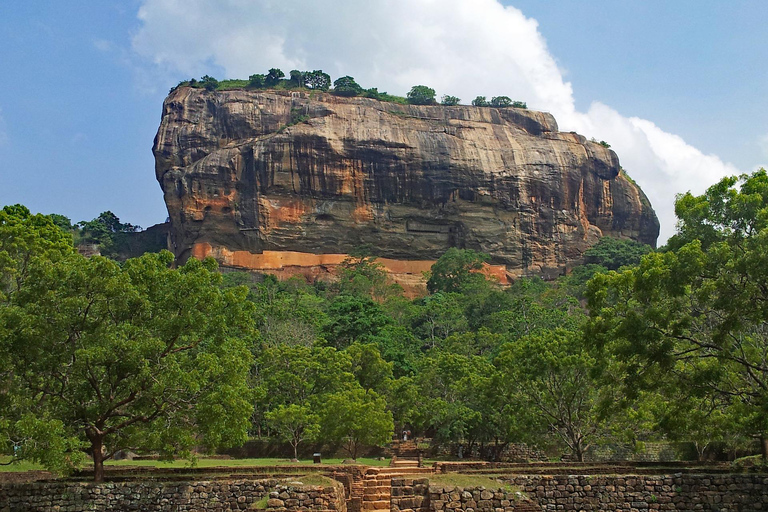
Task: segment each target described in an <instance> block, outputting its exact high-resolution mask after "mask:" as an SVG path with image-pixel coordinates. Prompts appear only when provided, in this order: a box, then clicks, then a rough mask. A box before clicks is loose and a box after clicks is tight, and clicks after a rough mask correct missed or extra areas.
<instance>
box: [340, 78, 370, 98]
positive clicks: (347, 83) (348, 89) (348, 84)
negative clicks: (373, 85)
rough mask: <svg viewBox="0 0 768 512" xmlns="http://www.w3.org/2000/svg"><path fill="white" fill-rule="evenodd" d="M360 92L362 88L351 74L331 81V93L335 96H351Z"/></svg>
mask: <svg viewBox="0 0 768 512" xmlns="http://www.w3.org/2000/svg"><path fill="white" fill-rule="evenodd" d="M361 92H363V88H362V87H360V86H359V85H358V84H357V82H355V79H354V78H352V77H351V76H342V77H341V78H337V79H336V80H335V81H334V82H333V94H336V95H337V96H349V97H351V96H357V95H358V94H360V93H361Z"/></svg>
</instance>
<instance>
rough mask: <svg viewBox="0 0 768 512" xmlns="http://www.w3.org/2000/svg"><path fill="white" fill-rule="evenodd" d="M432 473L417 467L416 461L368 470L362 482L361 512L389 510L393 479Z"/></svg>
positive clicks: (404, 461)
mask: <svg viewBox="0 0 768 512" xmlns="http://www.w3.org/2000/svg"><path fill="white" fill-rule="evenodd" d="M414 464H415V465H414ZM432 472H433V470H432V468H420V467H418V460H416V461H413V460H403V461H402V462H401V464H396V465H394V466H390V467H386V468H368V470H367V471H366V473H365V475H364V476H363V480H362V500H361V502H360V510H361V512H371V511H389V510H390V508H391V503H392V479H393V478H398V477H403V476H409V477H415V476H420V475H423V476H425V477H426V476H427V475H431V474H432ZM353 489H354V487H353ZM353 495H354V490H353Z"/></svg>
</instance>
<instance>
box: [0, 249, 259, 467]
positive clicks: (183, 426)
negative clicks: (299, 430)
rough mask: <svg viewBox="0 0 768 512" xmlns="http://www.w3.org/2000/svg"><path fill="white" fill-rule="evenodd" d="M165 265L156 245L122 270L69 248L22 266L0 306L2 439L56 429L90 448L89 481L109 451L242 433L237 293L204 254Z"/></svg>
mask: <svg viewBox="0 0 768 512" xmlns="http://www.w3.org/2000/svg"><path fill="white" fill-rule="evenodd" d="M172 262H173V256H172V255H171V253H169V252H167V251H165V252H163V253H161V254H147V255H144V256H142V257H141V258H137V259H134V260H128V261H126V263H125V264H124V265H123V266H122V267H120V266H118V265H117V264H116V263H114V262H112V261H110V260H107V259H105V258H101V257H94V258H91V259H86V258H83V257H82V256H79V255H71V256H68V257H66V258H64V259H61V260H58V261H40V262H39V263H38V264H36V265H35V266H34V267H33V268H32V269H31V270H30V272H29V276H28V278H27V279H26V280H25V282H24V284H23V286H22V287H21V288H20V289H19V290H18V291H17V292H14V293H13V294H12V295H11V296H10V303H9V305H8V306H7V307H4V308H2V309H0V330H3V331H4V334H3V336H2V339H0V360H6V361H8V362H9V365H10V368H11V370H12V374H11V375H12V377H11V378H10V382H9V384H10V385H9V387H8V388H6V389H4V390H3V392H4V393H10V394H12V395H13V396H14V403H13V405H15V408H14V409H13V410H6V411H3V413H4V414H3V417H4V418H10V421H7V423H6V435H8V437H9V439H14V438H18V437H19V436H21V435H23V434H22V433H23V432H26V433H27V440H28V443H29V445H30V446H32V445H34V443H35V442H36V437H37V436H36V435H32V436H30V435H29V432H37V433H38V435H39V436H40V437H42V438H46V436H49V434H50V428H58V430H59V431H60V435H63V436H65V439H70V440H72V442H71V445H72V446H74V444H75V442H77V441H81V442H82V441H84V442H87V444H88V445H89V446H90V453H91V455H92V457H93V466H94V475H95V479H96V480H97V481H101V480H103V477H104V473H103V463H104V461H105V460H107V459H109V458H110V457H112V456H113V455H114V454H115V453H116V452H118V451H120V450H125V449H133V450H156V451H159V452H160V453H162V454H163V455H166V456H171V455H174V454H185V453H188V452H189V450H190V449H191V448H192V447H193V446H199V445H202V446H207V447H215V446H219V445H228V444H230V445H231V444H236V443H240V442H242V441H244V439H245V434H246V428H247V425H248V423H247V422H248V418H249V416H250V413H251V409H252V407H251V404H250V401H249V399H248V388H247V375H248V369H249V367H250V360H251V356H250V351H249V347H248V346H247V342H248V339H249V336H250V333H251V318H252V316H253V312H252V310H251V308H250V307H249V306H248V303H247V302H246V301H245V300H244V299H245V290H244V289H242V288H234V289H230V290H226V291H222V290H221V289H220V288H219V286H218V283H219V280H220V274H218V273H217V272H215V262H213V261H212V260H210V261H207V262H199V261H197V260H194V259H192V260H190V261H189V262H188V263H187V264H186V265H184V266H183V267H182V268H180V269H178V270H174V269H171V268H170V265H171V264H172ZM6 382H8V381H6ZM0 394H1V393H0ZM27 453H28V455H29V456H30V457H31V458H33V459H38V460H43V461H45V460H46V459H45V457H44V456H42V455H40V453H39V452H37V453H36V452H35V450H33V449H30V450H29V451H28V452H27ZM61 456H67V454H66V453H62V454H61Z"/></svg>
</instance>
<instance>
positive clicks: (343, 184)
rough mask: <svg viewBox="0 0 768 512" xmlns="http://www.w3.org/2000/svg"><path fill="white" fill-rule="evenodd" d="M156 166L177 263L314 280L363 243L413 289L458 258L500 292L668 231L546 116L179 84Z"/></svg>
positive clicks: (585, 145) (597, 151)
mask: <svg viewBox="0 0 768 512" xmlns="http://www.w3.org/2000/svg"><path fill="white" fill-rule="evenodd" d="M154 154H155V159H156V175H157V179H158V181H159V182H160V186H161V187H162V189H163V192H164V194H165V202H166V204H167V206H168V213H169V216H170V219H171V241H172V245H173V249H174V251H175V253H176V255H177V256H178V257H179V258H180V259H182V260H183V259H186V258H188V257H190V256H192V255H194V256H198V257H203V256H206V255H214V256H215V257H217V258H218V259H219V260H220V261H221V263H223V264H224V265H228V266H234V267H242V268H252V269H259V270H265V271H270V272H278V273H279V272H280V271H286V269H289V270H290V269H293V271H295V272H302V273H309V274H314V275H319V274H322V273H324V272H327V271H328V270H329V269H332V267H333V266H334V265H336V264H338V263H339V262H340V261H341V260H342V259H343V258H344V255H345V254H346V253H348V252H349V251H351V250H353V249H354V248H356V247H358V246H360V245H362V244H369V245H370V246H371V247H372V248H373V252H374V253H375V254H376V255H378V256H380V257H382V258H383V260H382V261H383V262H384V263H385V266H387V267H388V268H389V269H390V271H392V272H393V273H394V274H395V275H396V277H399V278H400V279H401V280H405V281H407V280H408V279H411V280H412V281H413V282H414V283H415V282H418V281H420V280H421V279H422V277H421V272H422V270H426V269H428V268H429V265H430V264H431V262H433V261H434V260H435V259H436V258H438V257H439V256H440V255H441V254H442V253H443V252H445V250H446V249H448V248H449V247H461V248H470V249H475V250H478V251H482V252H486V253H488V254H490V255H491V258H492V262H493V264H494V265H495V267H494V269H495V273H496V274H497V276H498V277H499V278H500V279H502V281H503V280H504V279H505V278H506V277H508V276H516V275H521V274H532V273H550V274H554V273H560V272H562V271H563V270H564V269H565V268H566V267H567V266H568V265H569V264H572V263H573V262H575V261H578V260H579V258H580V257H581V255H582V253H583V252H584V251H585V250H586V249H588V248H589V247H590V246H591V245H593V244H594V243H595V242H596V241H597V240H598V239H599V238H600V237H601V236H605V235H610V236H614V237H620V238H630V239H633V240H637V241H640V242H643V243H647V244H651V245H655V243H656V238H657V236H658V232H659V223H658V220H657V219H656V215H655V213H654V212H653V209H652V208H651V206H650V204H649V202H648V200H647V198H646V197H645V195H644V194H643V192H642V191H641V190H640V188H639V187H637V185H635V184H634V183H633V182H631V181H629V180H628V179H627V178H626V177H625V175H624V174H623V173H621V172H620V167H619V160H618V158H617V156H616V154H615V153H614V152H613V151H611V150H610V149H607V148H604V147H603V146H601V145H599V144H595V143H593V142H590V141H588V140H586V139H585V138H584V137H582V136H581V135H578V134H576V133H561V132H559V131H558V129H557V124H556V122H555V120H554V118H553V117H552V116H551V115H550V114H548V113H544V112H535V111H529V110H522V109H514V108H505V109H495V108H480V107H468V106H455V107H443V106H414V105H398V104H394V103H384V102H379V101H376V100H371V99H365V98H340V97H336V96H333V95H330V94H328V93H314V92H313V93H306V92H288V91H247V90H232V91H224V92H208V91H205V90H203V89H192V88H189V87H182V88H179V89H177V90H175V91H174V92H172V93H171V94H170V95H169V96H168V98H167V99H166V101H165V104H164V106H163V118H162V123H161V125H160V129H159V130H158V133H157V137H156V138H155V145H154ZM408 276H410V278H409V277H408Z"/></svg>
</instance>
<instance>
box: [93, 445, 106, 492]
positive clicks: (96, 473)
mask: <svg viewBox="0 0 768 512" xmlns="http://www.w3.org/2000/svg"><path fill="white" fill-rule="evenodd" d="M91 451H92V456H93V481H94V482H103V481H104V440H103V439H102V438H101V437H99V436H94V437H93V438H91Z"/></svg>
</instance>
